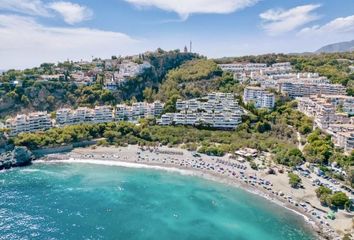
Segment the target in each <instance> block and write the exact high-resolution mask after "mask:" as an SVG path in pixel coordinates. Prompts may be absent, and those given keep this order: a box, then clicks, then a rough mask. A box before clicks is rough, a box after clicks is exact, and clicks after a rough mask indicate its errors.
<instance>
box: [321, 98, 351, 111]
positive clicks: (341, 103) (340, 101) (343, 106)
mask: <svg viewBox="0 0 354 240" xmlns="http://www.w3.org/2000/svg"><path fill="white" fill-rule="evenodd" d="M318 98H323V99H326V101H327V102H329V103H331V104H333V105H334V106H335V107H336V108H337V109H340V110H341V111H343V112H345V113H348V114H349V115H354V97H352V96H347V95H319V96H318Z"/></svg>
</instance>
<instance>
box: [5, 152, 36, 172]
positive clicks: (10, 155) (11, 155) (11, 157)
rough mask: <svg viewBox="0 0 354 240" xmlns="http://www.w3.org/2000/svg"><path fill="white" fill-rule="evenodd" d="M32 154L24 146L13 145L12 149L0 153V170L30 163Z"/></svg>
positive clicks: (32, 158)
mask: <svg viewBox="0 0 354 240" xmlns="http://www.w3.org/2000/svg"><path fill="white" fill-rule="evenodd" d="M32 160H34V155H33V154H32V152H31V151H29V150H28V149H27V148H26V147H15V148H14V149H13V150H12V151H8V152H5V153H2V154H0V170H1V169H9V168H11V167H21V166H26V165H30V164H31V162H32Z"/></svg>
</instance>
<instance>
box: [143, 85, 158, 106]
mask: <svg viewBox="0 0 354 240" xmlns="http://www.w3.org/2000/svg"><path fill="white" fill-rule="evenodd" d="M154 94H155V92H154V90H153V89H152V88H151V87H146V88H145V89H144V91H143V96H144V99H145V101H147V102H149V103H152V102H153V101H154Z"/></svg>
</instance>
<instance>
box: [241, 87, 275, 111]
mask: <svg viewBox="0 0 354 240" xmlns="http://www.w3.org/2000/svg"><path fill="white" fill-rule="evenodd" d="M243 101H244V102H245V103H250V102H253V103H254V104H255V107H256V108H273V107H274V105H275V96H274V94H273V93H270V92H269V91H266V90H265V89H263V88H260V87H251V86H249V87H246V88H245V89H244V91H243Z"/></svg>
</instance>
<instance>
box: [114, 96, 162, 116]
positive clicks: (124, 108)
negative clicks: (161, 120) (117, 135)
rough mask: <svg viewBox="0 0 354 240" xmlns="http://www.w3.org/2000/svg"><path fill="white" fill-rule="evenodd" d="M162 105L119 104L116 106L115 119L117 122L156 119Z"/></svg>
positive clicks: (156, 103) (156, 102)
mask: <svg viewBox="0 0 354 240" xmlns="http://www.w3.org/2000/svg"><path fill="white" fill-rule="evenodd" d="M163 106H164V105H163V104H162V103H161V102H160V101H155V102H153V103H146V102H138V103H133V105H132V106H128V105H125V104H120V105H117V106H116V110H115V119H116V120H118V121H123V120H128V121H136V120H138V119H140V118H146V117H157V116H160V115H161V113H162V111H163Z"/></svg>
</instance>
